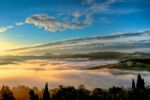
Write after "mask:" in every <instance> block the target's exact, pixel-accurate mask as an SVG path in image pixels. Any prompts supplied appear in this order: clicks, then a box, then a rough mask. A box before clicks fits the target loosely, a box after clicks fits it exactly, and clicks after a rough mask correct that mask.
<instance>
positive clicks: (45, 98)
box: [43, 83, 50, 100]
mask: <svg viewBox="0 0 150 100" xmlns="http://www.w3.org/2000/svg"><path fill="white" fill-rule="evenodd" d="M43 100H50V94H49V91H48V83H46V84H45V88H44V92H43Z"/></svg>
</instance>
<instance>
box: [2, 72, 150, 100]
mask: <svg viewBox="0 0 150 100" xmlns="http://www.w3.org/2000/svg"><path fill="white" fill-rule="evenodd" d="M28 96H29V98H28V100H150V88H149V87H145V82H144V79H143V78H142V77H141V75H140V74H139V75H138V76H137V81H136V82H135V81H134V79H132V88H120V87H111V88H109V89H101V88H95V89H93V90H88V89H86V87H85V86H84V85H80V86H79V87H78V88H75V87H73V86H62V85H60V86H59V87H58V88H54V89H51V90H49V89H48V83H46V84H45V87H44V89H43V90H42V94H38V93H37V91H35V89H29V91H28ZM23 98H24V97H23ZM0 100H17V98H15V96H14V95H13V92H12V90H11V89H10V88H9V87H8V86H4V85H3V86H2V87H1V89H0ZM23 100H26V99H23Z"/></svg>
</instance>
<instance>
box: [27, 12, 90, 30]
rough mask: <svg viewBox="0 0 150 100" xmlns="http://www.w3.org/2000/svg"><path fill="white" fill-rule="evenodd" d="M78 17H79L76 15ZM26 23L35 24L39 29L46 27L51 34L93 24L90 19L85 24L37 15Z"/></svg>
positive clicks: (86, 19) (29, 18)
mask: <svg viewBox="0 0 150 100" xmlns="http://www.w3.org/2000/svg"><path fill="white" fill-rule="evenodd" d="M76 17H77V15H76ZM26 23H30V24H34V25H35V26H37V27H44V28H45V30H47V31H50V32H55V31H63V30H66V29H80V28H83V27H85V26H87V25H89V24H90V23H91V21H90V18H88V17H87V18H85V20H84V21H83V22H69V21H59V20H58V19H56V18H55V17H54V16H48V15H46V14H37V15H33V16H31V17H28V18H27V19H26Z"/></svg>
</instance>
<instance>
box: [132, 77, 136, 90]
mask: <svg viewBox="0 0 150 100" xmlns="http://www.w3.org/2000/svg"><path fill="white" fill-rule="evenodd" d="M134 88H135V82H134V79H132V89H134Z"/></svg>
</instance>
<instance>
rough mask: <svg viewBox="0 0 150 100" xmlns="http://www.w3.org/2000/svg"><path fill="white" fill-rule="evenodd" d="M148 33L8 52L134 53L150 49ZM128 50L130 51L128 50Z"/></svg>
mask: <svg viewBox="0 0 150 100" xmlns="http://www.w3.org/2000/svg"><path fill="white" fill-rule="evenodd" d="M149 44H150V31H142V32H134V33H122V34H117V35H116V34H115V35H110V36H103V37H100V36H97V37H89V38H77V39H70V40H63V41H56V42H50V43H47V44H39V45H35V46H29V47H24V48H17V49H11V50H8V51H9V52H13V51H16V52H26V53H27V54H29V53H31V54H36V53H37V54H44V53H46V52H51V53H60V52H61V53H80V52H81V53H82V52H92V51H93V52H95V51H107V50H109V51H111V50H112V51H114V50H115V51H121V50H124V51H132V50H133V51H132V52H134V51H136V50H142V49H143V50H146V49H145V48H149V49H150V45H149ZM129 49H130V50H129Z"/></svg>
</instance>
